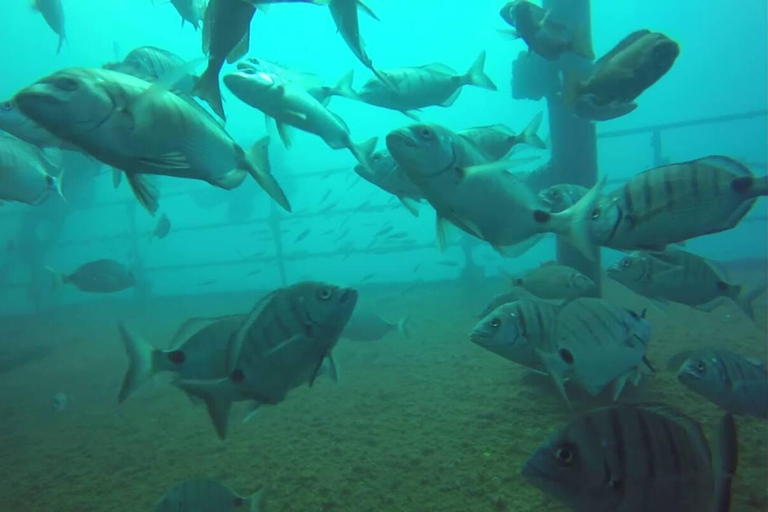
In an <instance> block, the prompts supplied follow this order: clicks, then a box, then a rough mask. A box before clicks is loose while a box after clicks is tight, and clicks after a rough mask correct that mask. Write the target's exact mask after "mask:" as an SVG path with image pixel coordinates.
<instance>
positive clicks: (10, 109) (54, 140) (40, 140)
mask: <svg viewBox="0 0 768 512" xmlns="http://www.w3.org/2000/svg"><path fill="white" fill-rule="evenodd" d="M0 130H2V131H5V132H7V133H9V134H11V135H13V136H15V137H17V138H19V139H21V140H23V141H24V142H29V143H30V144H34V145H35V146H38V147H40V148H42V149H45V148H61V149H68V150H71V151H78V149H77V147H76V146H74V145H73V144H70V143H68V142H66V141H65V140H63V139H61V138H59V137H57V136H56V135H54V134H52V133H51V132H49V131H48V130H46V129H45V128H43V127H42V126H40V125H39V124H37V123H36V122H34V121H32V120H31V119H30V118H28V117H27V116H25V115H24V114H22V113H21V110H19V108H18V107H17V106H16V105H15V104H14V102H13V101H12V100H8V101H4V102H2V103H0ZM0 133H2V132H0Z"/></svg>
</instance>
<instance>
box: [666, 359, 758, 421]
mask: <svg viewBox="0 0 768 512" xmlns="http://www.w3.org/2000/svg"><path fill="white" fill-rule="evenodd" d="M687 356H688V357H687V359H686V360H685V362H684V363H683V365H682V366H681V367H680V370H679V371H678V373H677V378H678V380H679V381H680V382H681V383H682V384H684V385H685V386H687V387H689V388H690V389H692V390H693V391H695V392H696V393H698V394H700V395H701V396H703V397H704V398H706V399H707V400H709V401H711V402H713V403H715V404H716V405H718V406H719V407H721V408H723V409H725V410H726V411H728V412H731V413H733V414H738V415H746V416H754V417H756V418H763V419H768V370H766V367H765V364H764V363H762V362H760V361H757V360H753V359H747V358H745V357H742V356H740V355H738V354H734V353H733V352H729V351H727V350H723V349H720V348H706V349H699V350H694V351H693V352H690V353H688V354H687Z"/></svg>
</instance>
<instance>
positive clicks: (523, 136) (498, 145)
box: [458, 112, 547, 161]
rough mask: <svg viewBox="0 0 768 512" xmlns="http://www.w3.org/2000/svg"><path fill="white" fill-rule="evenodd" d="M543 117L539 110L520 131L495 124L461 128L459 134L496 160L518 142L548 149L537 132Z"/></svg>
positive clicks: (490, 159) (490, 158)
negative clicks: (516, 131)
mask: <svg viewBox="0 0 768 512" xmlns="http://www.w3.org/2000/svg"><path fill="white" fill-rule="evenodd" d="M541 118H542V114H541V112H539V113H538V114H536V116H535V117H534V118H533V119H532V120H531V122H530V123H528V126H526V127H525V129H524V130H523V131H522V132H520V133H515V132H513V131H512V130H510V129H509V128H508V127H507V126H505V125H503V124H495V125H491V126H478V127H475V128H469V129H467V130H461V131H460V132H458V134H459V135H461V136H462V137H464V138H465V139H467V140H469V141H470V142H471V143H472V144H474V145H475V146H476V147H477V148H478V149H479V150H480V151H482V153H483V154H484V155H485V156H486V157H487V158H488V160H489V161H496V160H501V159H502V158H504V157H505V156H507V155H508V154H509V152H510V151H512V148H514V147H515V146H517V145H518V144H527V145H529V146H531V147H534V148H539V149H546V147H547V146H546V144H544V141H543V140H541V138H540V137H539V136H538V134H537V132H538V131H539V126H540V125H541Z"/></svg>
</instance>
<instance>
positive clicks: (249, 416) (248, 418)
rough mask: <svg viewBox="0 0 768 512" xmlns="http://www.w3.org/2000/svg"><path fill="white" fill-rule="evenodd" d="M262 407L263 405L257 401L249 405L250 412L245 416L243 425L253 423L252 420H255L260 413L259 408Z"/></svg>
mask: <svg viewBox="0 0 768 512" xmlns="http://www.w3.org/2000/svg"><path fill="white" fill-rule="evenodd" d="M262 405H263V404H262V403H261V402H258V401H256V400H254V401H253V402H250V403H249V404H248V411H247V412H246V413H245V416H243V421H242V423H243V425H245V424H246V423H248V422H249V421H251V419H253V417H254V416H256V413H257V412H259V408H260V407H261V406H262Z"/></svg>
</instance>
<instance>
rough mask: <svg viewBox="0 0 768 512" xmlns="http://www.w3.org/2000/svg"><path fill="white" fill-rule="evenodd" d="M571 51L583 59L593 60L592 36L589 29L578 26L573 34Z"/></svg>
mask: <svg viewBox="0 0 768 512" xmlns="http://www.w3.org/2000/svg"><path fill="white" fill-rule="evenodd" d="M571 51H572V52H573V53H575V54H576V55H579V56H581V57H584V58H585V59H589V60H595V52H594V50H593V49H592V37H591V36H590V34H589V31H587V30H584V29H583V28H580V29H578V30H577V31H576V32H575V33H574V34H573V39H572V40H571Z"/></svg>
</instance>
